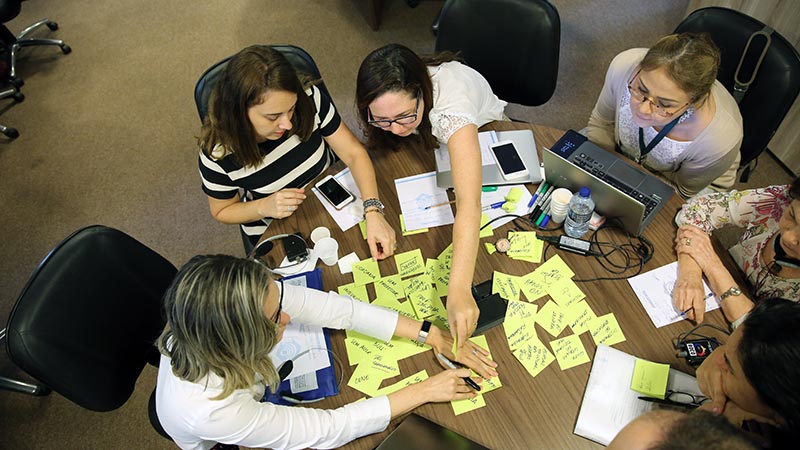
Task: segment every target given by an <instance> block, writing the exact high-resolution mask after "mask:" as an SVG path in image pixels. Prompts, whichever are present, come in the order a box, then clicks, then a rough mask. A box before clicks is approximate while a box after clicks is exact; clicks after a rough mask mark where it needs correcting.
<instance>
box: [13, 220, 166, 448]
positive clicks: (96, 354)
mask: <svg viewBox="0 0 800 450" xmlns="http://www.w3.org/2000/svg"><path fill="white" fill-rule="evenodd" d="M176 273H177V270H176V269H175V266H173V265H172V264H171V263H170V262H169V261H167V260H166V259H164V258H163V257H162V256H160V255H159V254H158V253H156V252H154V251H153V250H151V249H150V248H148V247H147V246H145V245H144V244H142V243H140V242H138V241H137V240H135V239H133V238H132V237H130V236H128V235H127V234H125V233H123V232H121V231H118V230H115V229H112V228H108V227H104V226H100V225H95V226H90V227H86V228H83V229H80V230H78V231H76V232H75V233H73V234H72V235H70V236H69V237H67V238H66V239H64V241H62V242H61V243H60V244H58V245H57V246H56V247H55V248H54V249H53V250H52V251H50V253H49V254H48V255H47V256H46V257H45V258H44V260H42V262H41V263H40V264H39V267H37V268H36V270H35V271H34V272H33V275H31V278H30V279H29V280H28V283H27V284H26V285H25V287H24V288H23V290H22V293H21V294H20V296H19V298H18V299H17V303H16V304H15V305H14V309H13V310H12V312H11V317H10V318H9V320H8V326H7V329H6V330H3V333H0V337H5V338H6V339H7V346H6V350H7V351H8V355H9V357H10V358H11V360H12V361H13V362H14V363H15V364H16V365H17V366H18V367H20V368H21V369H22V370H24V371H25V372H26V373H28V374H29V375H31V376H32V377H34V378H35V379H37V380H39V381H40V382H42V383H43V384H44V385H43V386H37V385H33V384H29V383H23V382H19V381H16V380H11V379H8V378H5V377H0V388H4V389H10V390H14V391H17V392H22V393H27V394H32V395H46V394H48V393H49V392H50V389H51V388H52V390H54V391H56V392H58V393H59V394H61V395H63V396H64V397H66V398H67V399H68V400H70V401H72V402H74V403H76V404H77V405H78V406H81V407H83V408H86V409H89V410H92V411H111V410H114V409H117V408H119V407H120V406H122V405H123V404H124V403H125V402H126V401H127V400H128V398H130V396H131V394H132V393H133V390H134V388H135V386H136V380H137V379H138V378H139V375H140V374H141V372H142V369H143V368H144V366H145V364H147V363H150V364H152V365H155V366H157V365H158V362H159V356H160V355H159V352H158V350H157V349H156V347H155V346H154V345H153V343H154V341H155V339H156V338H157V337H158V336H159V334H161V331H162V330H163V329H164V325H165V323H166V321H165V319H164V317H163V315H162V306H161V305H162V296H163V294H164V292H165V291H166V289H167V287H168V286H169V284H170V283H171V282H172V279H173V278H174V277H175V274H176ZM153 392H155V391H153ZM152 397H153V396H152V395H151V401H150V403H151V404H150V408H151V411H150V417H151V421H152V423H153V426H154V427H155V428H156V430H157V431H159V433H161V434H162V435H164V436H166V437H168V436H167V435H166V433H164V432H163V429H161V426H160V424H159V423H158V419H157V417H156V416H155V402H154V401H153V400H154V399H153V398H152Z"/></svg>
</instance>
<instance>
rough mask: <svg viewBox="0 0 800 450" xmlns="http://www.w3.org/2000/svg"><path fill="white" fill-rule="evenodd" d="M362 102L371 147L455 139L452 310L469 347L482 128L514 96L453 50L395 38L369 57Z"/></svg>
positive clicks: (359, 89) (360, 83)
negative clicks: (425, 48) (442, 51)
mask: <svg viewBox="0 0 800 450" xmlns="http://www.w3.org/2000/svg"><path fill="white" fill-rule="evenodd" d="M356 106H357V108H358V115H359V119H360V120H361V124H362V129H363V131H364V135H365V137H366V139H367V147H368V148H370V149H396V148H398V147H399V145H400V143H401V142H403V140H404V139H406V140H407V141H405V142H406V143H407V144H408V143H409V142H408V141H415V142H416V143H418V144H419V145H422V146H423V147H424V148H426V149H430V150H431V151H433V150H434V149H436V148H438V147H439V145H440V144H447V149H448V152H449V156H450V164H451V167H452V172H453V184H454V188H455V193H456V209H457V213H456V217H455V224H454V225H453V263H452V268H451V272H450V286H449V293H448V296H447V315H448V317H449V324H450V330H451V333H452V334H453V337H454V338H457V339H458V342H459V345H461V344H462V343H464V342H466V341H467V338H469V337H470V336H471V335H472V333H473V332H474V331H475V327H476V326H477V323H478V316H479V314H480V312H479V310H478V307H477V305H476V304H475V299H474V298H473V297H472V276H473V273H474V272H475V258H476V257H477V253H478V239H479V238H478V230H479V228H480V220H481V150H480V145H479V143H478V127H480V126H482V125H485V124H487V123H489V122H491V121H494V120H507V118H506V116H505V113H504V112H503V111H504V109H505V106H506V102H504V101H502V100H500V99H499V98H497V96H496V95H494V93H493V92H492V88H491V87H490V86H489V83H488V82H487V81H486V79H485V78H483V76H482V75H481V74H479V73H478V72H477V71H475V70H473V69H471V68H470V67H468V66H466V65H464V64H461V63H460V62H458V61H455V60H453V58H452V55H440V56H439V57H433V58H421V57H419V56H418V55H417V54H416V53H414V52H413V51H412V50H410V49H409V48H407V47H404V46H402V45H399V44H390V45H387V46H385V47H381V48H379V49H377V50H375V51H373V52H372V53H370V54H369V55H367V57H366V58H365V59H364V61H363V62H362V63H361V67H360V68H359V69H358V78H357V84H356Z"/></svg>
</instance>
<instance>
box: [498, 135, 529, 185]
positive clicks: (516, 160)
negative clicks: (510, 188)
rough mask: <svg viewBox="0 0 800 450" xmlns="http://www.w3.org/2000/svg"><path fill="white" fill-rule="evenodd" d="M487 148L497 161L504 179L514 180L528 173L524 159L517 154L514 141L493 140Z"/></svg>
mask: <svg viewBox="0 0 800 450" xmlns="http://www.w3.org/2000/svg"><path fill="white" fill-rule="evenodd" d="M489 149H490V150H491V151H492V155H494V160H495V161H497V167H499V168H500V173H501V174H502V175H503V178H505V179H506V180H515V179H517V178H522V177H527V176H528V175H529V173H528V168H527V167H525V161H523V160H522V158H521V157H520V156H519V152H518V151H517V148H516V147H515V146H514V142H512V141H499V142H493V143H491V144H489Z"/></svg>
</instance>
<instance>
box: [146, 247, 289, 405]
mask: <svg viewBox="0 0 800 450" xmlns="http://www.w3.org/2000/svg"><path fill="white" fill-rule="evenodd" d="M270 289H278V287H277V286H275V283H274V282H273V281H272V278H271V276H270V273H269V270H268V269H267V268H266V267H265V266H263V265H261V264H259V263H257V262H255V261H252V260H248V259H243V258H236V257H233V256H227V255H206V256H195V257H194V258H192V259H191V260H189V262H187V263H186V264H185V265H184V266H183V267H181V269H180V270H179V271H178V274H177V276H176V277H175V279H174V280H173V282H172V284H171V285H170V287H169V289H167V292H166V294H165V295H164V311H165V314H166V319H167V328H166V329H165V330H164V332H163V333H162V334H161V336H160V337H159V338H158V341H157V345H158V349H159V351H161V353H163V354H164V355H167V356H169V357H170V359H171V361H170V363H171V364H172V372H173V373H174V374H175V376H177V377H178V378H181V379H183V380H187V381H190V382H194V383H196V382H200V381H201V380H202V379H203V378H204V377H206V376H207V375H209V374H211V373H214V374H216V375H217V376H219V377H221V378H222V379H223V380H224V381H223V389H222V392H221V393H220V394H219V395H218V396H217V397H214V400H220V399H224V398H226V397H227V396H229V395H230V394H231V393H233V391H235V390H237V389H246V388H249V387H251V386H253V385H254V384H255V375H256V373H259V374H261V376H262V377H263V378H264V382H265V383H266V384H267V385H270V386H271V387H273V388H276V387H277V384H278V382H279V381H280V380H279V377H278V372H277V371H276V369H275V366H274V365H273V364H272V359H271V358H270V357H269V352H270V351H272V349H273V348H274V347H275V345H276V344H277V342H278V325H277V324H276V323H275V322H274V321H273V320H270V319H268V318H267V317H265V316H264V309H263V308H264V301H265V299H266V297H267V292H268V291H269V290H270Z"/></svg>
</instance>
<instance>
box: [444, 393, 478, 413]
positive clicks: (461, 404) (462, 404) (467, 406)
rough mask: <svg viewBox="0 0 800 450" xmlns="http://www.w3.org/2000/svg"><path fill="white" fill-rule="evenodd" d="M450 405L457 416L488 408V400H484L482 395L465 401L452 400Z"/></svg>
mask: <svg viewBox="0 0 800 450" xmlns="http://www.w3.org/2000/svg"><path fill="white" fill-rule="evenodd" d="M450 404H451V405H452V406H453V412H454V413H455V415H457V416H458V415H460V414H464V413H465V412H470V411H474V410H476V409H478V408H483V407H484V406H486V400H484V399H483V395H482V394H480V393H479V394H478V395H476V396H475V397H472V398H465V399H463V400H452V401H451V402H450Z"/></svg>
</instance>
